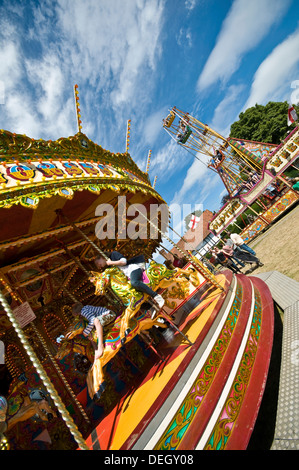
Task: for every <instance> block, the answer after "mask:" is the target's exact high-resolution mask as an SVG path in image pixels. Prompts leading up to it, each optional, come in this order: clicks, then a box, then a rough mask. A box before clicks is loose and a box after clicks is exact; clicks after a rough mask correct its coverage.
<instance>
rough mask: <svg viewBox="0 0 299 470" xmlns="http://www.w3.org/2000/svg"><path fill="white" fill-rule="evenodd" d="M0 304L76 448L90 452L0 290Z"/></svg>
mask: <svg viewBox="0 0 299 470" xmlns="http://www.w3.org/2000/svg"><path fill="white" fill-rule="evenodd" d="M0 302H1V304H2V306H3V308H4V310H5V312H6V313H7V316H8V318H9V320H10V322H11V323H12V325H13V327H14V329H15V331H16V333H17V335H18V337H19V339H20V341H21V343H22V345H23V347H24V349H25V351H26V352H27V354H28V356H29V358H30V360H31V362H32V364H33V365H34V367H35V369H36V370H37V373H38V374H39V376H40V378H41V380H42V381H43V383H44V385H45V387H46V389H47V391H48V392H49V394H50V396H51V398H52V400H53V402H54V403H55V405H56V407H57V409H58V411H59V412H60V414H61V416H62V418H63V420H64V421H65V423H66V425H67V427H68V429H69V431H70V433H71V434H72V435H73V437H74V439H75V440H76V442H77V444H78V446H79V447H80V449H81V450H90V449H89V447H88V446H87V444H86V442H85V440H84V439H83V437H82V435H81V433H80V432H79V430H78V428H77V426H76V425H75V423H74V421H73V419H72V418H71V416H70V414H69V412H68V411H67V409H66V407H65V405H64V403H63V402H62V400H61V398H60V396H59V394H58V392H57V391H56V389H55V388H54V386H53V384H52V382H51V380H50V379H49V377H48V375H47V373H46V371H45V369H44V368H43V366H42V364H41V363H40V361H39V359H38V357H37V355H36V354H35V352H34V350H33V349H32V347H31V345H30V343H29V341H28V340H27V338H26V335H25V334H24V332H23V330H22V328H21V327H20V325H19V323H18V321H17V320H16V319H15V317H14V315H13V312H12V310H11V308H10V306H9V305H8V303H7V301H6V299H5V297H4V295H3V293H2V291H1V290H0Z"/></svg>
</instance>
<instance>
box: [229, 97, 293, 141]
mask: <svg viewBox="0 0 299 470" xmlns="http://www.w3.org/2000/svg"><path fill="white" fill-rule="evenodd" d="M288 107H289V104H288V102H287V101H284V102H273V101H269V103H268V104H266V106H262V105H260V104H256V105H255V106H253V107H252V108H248V109H247V110H246V111H245V112H244V113H240V115H239V121H236V122H234V123H233V124H232V125H231V128H230V137H234V138H238V139H244V140H254V141H257V142H267V143H269V144H280V142H281V140H283V139H284V138H285V137H286V135H287V133H288V132H289V131H292V130H293V129H294V127H295V124H294V123H293V124H292V125H291V126H288ZM294 108H295V110H296V112H297V114H298V116H299V106H295V105H294Z"/></svg>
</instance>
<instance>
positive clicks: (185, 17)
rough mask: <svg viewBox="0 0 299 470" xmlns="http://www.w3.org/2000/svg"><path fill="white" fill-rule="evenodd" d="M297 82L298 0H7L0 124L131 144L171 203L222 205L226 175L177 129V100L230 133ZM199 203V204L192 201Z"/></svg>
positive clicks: (1, 33)
mask: <svg viewBox="0 0 299 470" xmlns="http://www.w3.org/2000/svg"><path fill="white" fill-rule="evenodd" d="M296 80H298V84H297V85H298V86H299V2H298V0H109V1H108V0H56V1H54V0H43V1H40V2H38V1H33V0H32V1H30V0H23V1H14V0H7V1H5V0H4V1H3V0H2V1H0V103H1V104H0V113H1V114H0V128H3V129H7V130H10V131H13V132H17V133H24V134H27V135H28V136H30V137H34V138H43V139H52V140H54V139H57V138H59V137H62V136H69V135H73V134H75V133H76V132H77V124H76V115H75V106H74V94H73V86H74V84H75V83H77V84H78V85H79V97H80V107H81V115H82V132H84V133H85V134H86V135H87V136H88V137H89V138H90V139H92V140H93V141H94V142H96V143H98V144H100V145H102V146H103V147H104V148H106V149H109V150H111V151H112V152H124V151H125V139H126V122H127V120H128V119H131V138H130V154H131V156H132V157H133V159H134V160H135V161H136V163H137V164H138V165H139V166H140V168H141V169H143V170H145V168H146V161H147V155H148V152H149V150H151V151H152V158H151V166H150V171H149V174H150V177H151V180H152V181H153V180H154V177H155V176H156V175H157V177H158V178H157V184H156V189H157V191H158V192H159V193H160V194H161V195H162V197H163V198H164V199H165V200H166V202H167V203H168V204H172V203H178V204H183V203H185V204H190V205H191V206H192V205H195V204H203V208H204V209H210V210H218V209H219V207H220V200H221V197H222V196H223V194H224V193H225V191H224V186H223V184H222V183H221V181H220V179H219V178H218V176H217V175H216V174H215V173H213V172H212V171H211V170H208V169H207V168H206V166H205V165H203V164H202V163H200V162H199V161H198V160H196V159H194V157H193V156H192V155H191V154H189V153H188V152H186V151H185V150H184V149H182V148H181V147H179V146H178V145H177V144H176V143H175V142H174V141H172V140H170V138H169V136H168V134H167V133H166V132H165V130H163V128H162V118H164V117H165V116H166V115H167V114H168V110H169V109H170V108H171V107H173V106H177V107H178V108H179V109H181V110H183V111H186V112H189V113H190V114H191V115H193V116H194V117H196V118H198V119H199V120H200V121H201V122H204V123H208V124H209V126H210V127H212V128H214V129H216V130H217V131H218V132H220V133H221V134H223V135H225V136H227V135H228V133H229V128H230V124H231V123H232V122H234V121H235V120H236V119H237V118H238V115H239V113H240V112H241V111H244V110H245V109H246V108H247V107H250V106H253V105H255V104H256V103H259V104H266V103H267V102H268V101H270V100H272V101H284V100H287V101H290V99H291V95H292V93H293V95H292V96H293V97H294V96H296V94H297V95H298V96H297V97H298V100H299V93H296V88H291V86H292V84H293V86H295V85H294V82H295V81H296ZM192 207H193V206H192Z"/></svg>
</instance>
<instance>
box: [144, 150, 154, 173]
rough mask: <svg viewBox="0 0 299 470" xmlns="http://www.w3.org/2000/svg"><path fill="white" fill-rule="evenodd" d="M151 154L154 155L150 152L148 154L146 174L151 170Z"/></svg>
mask: <svg viewBox="0 0 299 470" xmlns="http://www.w3.org/2000/svg"><path fill="white" fill-rule="evenodd" d="M151 154H152V151H151V150H150V151H149V152H148V157H147V164H146V170H145V172H146V173H148V170H149V166H150V161H151Z"/></svg>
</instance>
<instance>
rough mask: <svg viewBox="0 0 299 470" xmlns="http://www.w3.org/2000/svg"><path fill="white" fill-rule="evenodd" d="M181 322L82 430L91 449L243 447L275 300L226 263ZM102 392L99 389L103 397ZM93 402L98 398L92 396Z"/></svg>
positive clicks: (267, 351) (262, 376) (255, 407)
mask: <svg viewBox="0 0 299 470" xmlns="http://www.w3.org/2000/svg"><path fill="white" fill-rule="evenodd" d="M217 279H218V282H219V283H220V284H221V285H222V286H223V287H224V292H223V291H221V290H220V289H216V288H213V289H210V290H208V291H207V292H206V293H205V294H204V296H203V298H202V301H201V302H200V303H199V304H198V305H197V306H196V307H195V308H194V309H193V310H192V311H191V312H190V313H189V314H188V315H187V317H185V319H184V320H182V321H181V323H180V329H181V331H183V333H184V334H185V335H186V336H187V337H188V339H189V340H190V341H191V342H192V345H190V344H189V342H187V341H186V339H185V338H184V337H183V336H181V335H180V334H179V333H178V332H175V334H174V337H173V339H172V341H171V342H166V341H165V342H164V343H162V344H161V345H159V346H160V347H159V354H160V355H161V356H163V357H164V361H162V360H161V359H160V358H159V357H157V358H156V361H154V362H153V363H152V366H151V367H150V368H148V369H147V370H146V372H145V373H144V374H143V376H142V377H141V379H140V382H139V385H138V386H137V387H136V386H135V384H133V383H132V386H131V387H129V388H128V390H127V391H126V393H124V394H123V396H122V397H121V399H120V400H119V401H118V402H117V403H116V404H115V405H114V406H112V407H110V410H109V412H108V413H105V415H103V417H102V418H101V419H100V420H99V421H98V423H97V425H96V426H95V428H94V429H93V431H92V432H91V433H90V434H89V435H88V436H87V437H85V439H86V444H87V445H88V446H89V448H90V449H94V450H96V449H102V450H193V449H194V450H195V449H246V447H247V445H248V442H249V440H250V436H251V434H252V430H253V428H254V424H255V421H256V418H257V415H258V411H259V406H260V403H261V400H262V395H263V391H264V388H265V384H266V379H267V372H268V366H269V362H270V357H271V350H272V340H273V327H274V316H273V300H272V296H271V293H270V290H269V289H268V287H267V286H266V284H265V283H264V282H263V281H262V280H260V279H258V278H256V277H247V276H245V275H233V274H232V273H231V272H230V271H228V272H226V273H225V275H224V274H221V275H219V276H218V277H217ZM105 393H107V392H106V391H105V392H104V394H103V397H104V395H105ZM96 406H99V404H97V405H96Z"/></svg>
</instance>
